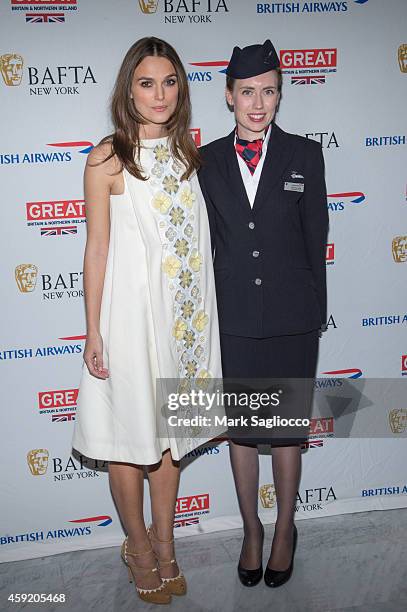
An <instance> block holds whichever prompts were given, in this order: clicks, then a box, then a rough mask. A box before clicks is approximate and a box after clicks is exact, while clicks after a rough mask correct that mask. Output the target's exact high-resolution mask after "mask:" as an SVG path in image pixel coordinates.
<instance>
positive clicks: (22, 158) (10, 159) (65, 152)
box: [0, 140, 93, 166]
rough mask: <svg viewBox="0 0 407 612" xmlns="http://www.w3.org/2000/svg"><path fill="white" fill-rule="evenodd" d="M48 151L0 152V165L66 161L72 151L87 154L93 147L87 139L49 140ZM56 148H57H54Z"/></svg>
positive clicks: (70, 159) (70, 156)
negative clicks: (49, 148)
mask: <svg viewBox="0 0 407 612" xmlns="http://www.w3.org/2000/svg"><path fill="white" fill-rule="evenodd" d="M47 147H53V149H51V150H50V151H34V152H32V151H30V152H27V151H25V152H18V153H0V166H8V165H17V164H54V163H67V162H71V161H72V159H73V155H72V153H73V152H77V153H84V154H87V153H89V151H91V150H92V149H93V143H92V142H90V141H89V140H74V141H70V142H50V143H48V144H47ZM55 149H57V150H55Z"/></svg>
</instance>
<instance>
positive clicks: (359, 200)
mask: <svg viewBox="0 0 407 612" xmlns="http://www.w3.org/2000/svg"><path fill="white" fill-rule="evenodd" d="M327 198H328V210H329V211H330V212H340V211H342V210H344V209H345V207H346V206H347V205H348V204H363V202H364V201H365V200H366V196H365V194H364V193H363V192H362V191H344V192H341V193H330V194H328V196H327Z"/></svg>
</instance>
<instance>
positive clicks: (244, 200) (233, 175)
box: [222, 130, 251, 214]
mask: <svg viewBox="0 0 407 612" xmlns="http://www.w3.org/2000/svg"><path fill="white" fill-rule="evenodd" d="M222 163H223V164H224V165H225V176H226V177H228V181H227V182H228V184H229V185H230V188H231V190H232V191H233V193H234V194H235V196H236V200H237V201H238V203H239V205H240V207H241V209H242V210H243V212H245V213H246V214H247V213H248V212H250V211H251V207H250V202H249V199H248V197H247V193H246V188H245V186H244V183H243V179H242V175H241V173H240V168H239V163H238V161H237V157H236V151H235V130H233V131H232V132H231V133H230V134H229V136H228V137H227V139H226V148H225V150H224V156H223V160H222Z"/></svg>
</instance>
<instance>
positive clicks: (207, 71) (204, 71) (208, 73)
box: [187, 60, 229, 83]
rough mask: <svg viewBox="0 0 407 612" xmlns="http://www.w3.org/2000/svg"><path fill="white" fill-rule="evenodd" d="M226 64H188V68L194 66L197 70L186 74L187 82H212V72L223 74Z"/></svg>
mask: <svg viewBox="0 0 407 612" xmlns="http://www.w3.org/2000/svg"><path fill="white" fill-rule="evenodd" d="M228 64H229V62H227V61H225V60H221V61H213V62H190V66H194V67H196V68H198V70H194V71H191V72H188V74H187V76H188V81H189V82H190V83H194V82H198V83H204V82H206V83H207V82H209V81H212V80H213V74H214V72H218V73H220V74H225V72H226V68H227V67H228Z"/></svg>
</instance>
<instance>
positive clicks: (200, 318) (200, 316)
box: [192, 310, 209, 332]
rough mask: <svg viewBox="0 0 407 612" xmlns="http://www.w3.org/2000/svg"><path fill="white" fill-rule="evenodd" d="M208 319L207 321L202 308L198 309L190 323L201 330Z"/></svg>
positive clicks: (207, 318)
mask: <svg viewBox="0 0 407 612" xmlns="http://www.w3.org/2000/svg"><path fill="white" fill-rule="evenodd" d="M208 321H209V317H208V315H207V314H206V313H205V312H204V311H203V310H200V311H199V312H197V313H196V315H195V316H194V318H193V321H192V325H193V326H194V327H195V329H196V330H197V331H199V332H201V331H203V330H204V329H205V327H206V325H207V324H208Z"/></svg>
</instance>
